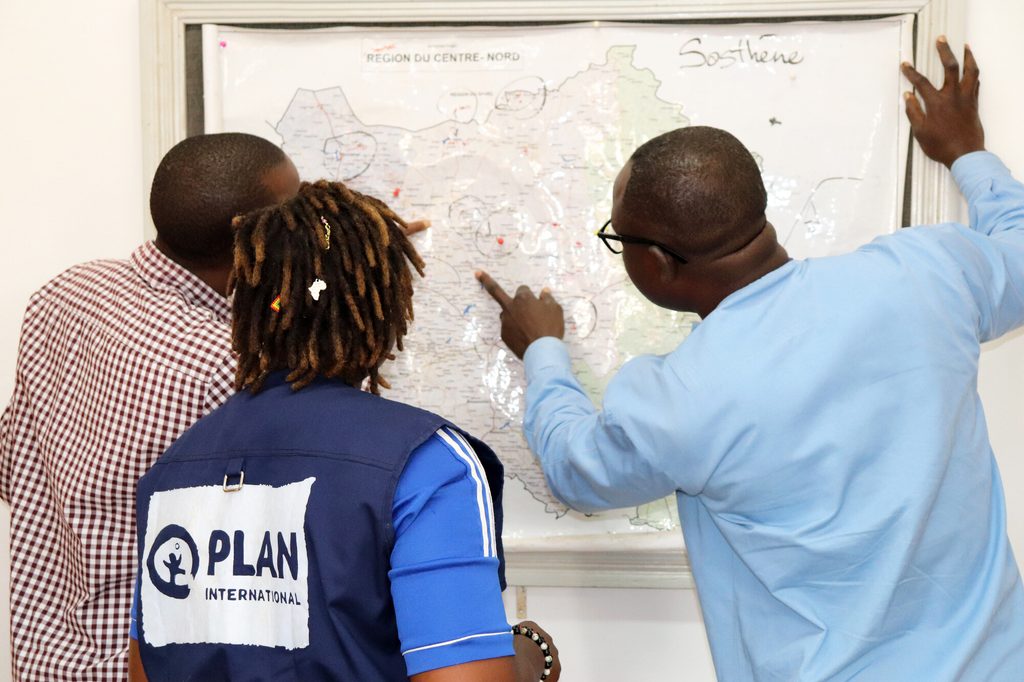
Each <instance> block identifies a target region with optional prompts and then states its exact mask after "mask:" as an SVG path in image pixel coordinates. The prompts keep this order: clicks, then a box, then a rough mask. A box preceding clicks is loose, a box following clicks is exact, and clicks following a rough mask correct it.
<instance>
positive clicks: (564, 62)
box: [204, 21, 904, 537]
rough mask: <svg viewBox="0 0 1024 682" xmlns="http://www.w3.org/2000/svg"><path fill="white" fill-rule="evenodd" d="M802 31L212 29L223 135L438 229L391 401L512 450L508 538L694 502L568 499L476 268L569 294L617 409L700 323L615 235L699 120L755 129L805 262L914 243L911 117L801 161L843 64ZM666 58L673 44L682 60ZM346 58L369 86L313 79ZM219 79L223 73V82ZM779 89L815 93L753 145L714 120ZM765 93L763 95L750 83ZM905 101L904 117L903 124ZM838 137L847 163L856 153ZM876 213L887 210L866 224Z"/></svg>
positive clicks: (570, 337)
mask: <svg viewBox="0 0 1024 682" xmlns="http://www.w3.org/2000/svg"><path fill="white" fill-rule="evenodd" d="M798 26H799V25H789V26H787V27H786V29H785V30H786V31H789V32H790V33H792V35H783V30H781V29H780V28H779V27H778V26H772V27H771V32H770V33H769V32H768V30H767V29H766V30H764V31H761V30H760V29H759V28H758V27H753V28H751V27H743V28H744V30H743V31H737V30H736V28H735V27H732V28H730V29H729V30H727V31H725V32H724V33H725V35H713V34H712V33H708V31H715V30H717V31H719V33H723V32H722V31H721V27H691V29H699V30H691V29H688V30H686V31H683V30H681V29H680V27H673V28H672V30H670V31H666V30H664V28H663V27H657V28H655V27H644V28H638V27H628V28H625V27H619V28H616V27H603V28H602V29H594V28H590V27H578V26H573V27H558V28H549V29H544V30H543V31H539V32H537V33H534V34H525V35H524V34H523V33H522V31H523V30H525V29H516V30H512V29H492V30H477V31H472V30H465V29H460V30H453V29H448V30H443V29H437V30H426V29H406V30H401V29H394V30H387V31H383V30H381V31H382V32H380V33H369V34H368V33H366V32H354V31H346V30H337V31H331V32H313V33H308V32H307V33H305V34H301V39H300V38H298V37H296V36H295V34H296V33H298V32H288V33H276V34H275V33H273V32H268V31H263V32H260V31H246V30H242V29H229V28H225V27H206V30H205V31H204V40H205V49H206V52H204V60H205V63H206V66H205V68H206V69H207V80H206V87H207V108H208V110H207V123H208V125H207V129H208V130H212V129H215V128H217V127H221V129H233V130H247V131H248V132H254V133H258V134H261V135H264V136H266V137H268V138H270V139H272V140H274V141H275V142H278V143H279V144H281V146H282V148H283V149H284V150H285V151H286V152H287V153H288V154H289V156H290V157H291V158H292V159H293V160H294V162H295V164H296V166H297V167H298V169H299V172H300V174H301V175H302V176H303V177H304V178H307V179H316V178H321V177H326V178H330V179H337V180H342V181H344V182H346V183H348V184H350V185H351V186H352V187H354V188H355V189H358V190H359V191H362V192H366V193H369V194H372V195H374V196H377V197H379V198H381V199H383V200H385V201H386V202H387V203H388V204H389V205H391V206H392V208H394V209H395V210H396V211H397V212H398V213H399V214H400V215H402V216H404V217H406V218H407V219H410V220H411V219H419V218H430V219H431V220H432V221H433V227H432V229H431V230H429V231H428V232H427V233H425V234H423V235H420V236H417V237H416V238H415V239H416V245H417V247H418V248H419V250H420V251H421V253H422V254H423V256H424V259H425V261H426V263H427V276H426V278H425V279H423V280H421V281H420V282H418V286H417V289H416V295H415V299H414V300H415V308H416V321H415V323H414V325H413V328H412V330H411V332H410V335H409V337H408V338H407V340H406V350H405V352H404V353H402V354H400V356H399V358H398V360H397V361H396V362H394V363H391V364H390V365H388V366H387V367H385V369H384V374H385V376H387V377H388V379H389V381H390V382H391V384H392V385H393V386H394V389H393V390H392V391H391V392H389V393H388V397H391V398H394V399H397V400H402V401H405V402H409V403H411V404H414V405H417V406H420V407H423V408H425V409H428V410H432V411H435V412H437V413H439V414H442V415H444V416H446V417H448V418H450V419H452V420H453V421H455V422H456V423H458V424H460V425H461V426H462V427H464V428H466V429H467V430H469V431H471V432H472V433H474V434H475V435H477V436H478V437H480V438H482V439H483V440H485V441H487V442H488V443H489V444H490V445H491V446H492V447H493V448H494V450H495V451H496V452H497V453H498V454H499V455H500V456H501V457H502V459H503V461H504V463H505V471H506V475H507V477H508V479H509V480H508V481H507V484H506V519H507V524H508V526H507V530H506V535H511V536H513V537H515V536H521V537H529V536H535V535H536V536H544V535H563V534H584V535H589V534H603V533H622V532H647V531H658V530H669V529H672V528H674V527H676V526H677V525H678V519H677V517H676V511H675V503H674V501H673V500H662V501H657V502H653V503H651V504H648V505H644V506H642V507H634V508H631V509H625V510H620V511H617V512H608V513H604V514H599V515H595V516H592V517H584V516H582V515H580V514H576V513H574V512H570V511H569V510H567V509H566V507H565V506H564V505H563V504H562V503H561V502H559V501H558V500H556V499H555V498H554V497H553V496H552V494H551V493H550V491H549V490H548V488H547V485H546V483H545V481H544V476H543V473H542V472H541V470H540V468H539V466H538V465H537V463H536V461H535V460H534V458H533V456H532V454H531V453H530V452H529V450H528V448H527V447H526V442H525V438H524V437H523V434H522V417H523V396H524V389H525V380H524V377H523V371H522V366H521V363H520V362H519V361H518V360H517V359H516V358H515V357H514V356H512V355H511V353H509V352H508V351H507V349H505V347H504V345H503V344H502V343H501V341H500V336H499V322H498V310H497V306H496V305H495V304H494V303H493V302H492V301H491V300H490V299H489V297H487V296H486V294H484V293H483V292H482V291H481V290H480V288H479V286H478V285H477V284H476V282H475V280H474V277H473V273H474V271H475V270H477V269H480V268H484V269H487V270H488V271H489V272H490V273H491V274H492V275H493V276H494V277H495V278H496V279H497V280H498V281H499V282H502V283H504V284H505V285H506V286H509V287H511V286H514V285H516V284H518V283H522V282H525V283H528V284H529V285H531V286H532V287H535V288H539V287H541V286H549V287H550V288H551V289H552V290H553V291H554V292H555V295H556V297H557V298H558V299H559V301H560V302H561V303H562V304H563V306H564V307H565V309H566V313H567V327H568V328H567V335H566V341H567V345H568V347H569V349H570V353H571V354H572V355H573V361H574V368H575V370H576V373H577V376H578V377H579V379H580V380H581V382H582V383H583V385H584V387H585V388H586V389H587V391H588V392H589V393H590V395H591V397H592V399H593V400H594V401H595V403H597V404H599V403H600V396H601V394H602V393H603V390H604V387H605V386H606V385H607V383H608V381H609V380H610V379H611V377H612V376H613V375H614V373H615V371H616V370H617V369H618V367H620V366H621V365H622V364H623V363H624V362H625V361H627V360H628V359H630V358H632V357H635V356H637V355H640V354H644V353H664V352H667V351H669V350H671V349H673V348H674V347H675V346H677V345H678V344H679V343H680V342H682V341H683V339H684V338H685V336H686V334H687V333H688V332H689V330H690V329H691V327H692V325H693V324H694V323H695V322H696V321H697V318H695V317H693V316H688V315H684V314H680V313H673V312H669V311H665V310H661V309H658V308H656V307H654V306H652V305H651V304H650V303H648V302H647V301H645V300H644V299H643V297H642V296H641V295H640V294H639V293H638V292H637V291H636V290H635V289H634V288H633V287H632V285H631V284H630V283H629V280H628V278H627V277H626V274H625V272H624V270H623V267H622V261H621V258H620V257H618V256H615V255H613V254H611V253H610V252H608V251H607V250H606V249H605V248H604V246H603V245H602V244H601V243H600V241H599V240H597V239H596V238H595V237H594V235H593V233H594V231H595V230H596V229H597V228H598V227H600V226H601V225H602V224H603V223H604V221H605V220H606V219H607V217H608V215H609V213H610V208H611V201H610V199H611V197H610V193H611V185H612V182H613V180H614V178H615V175H616V174H617V173H618V171H619V169H620V168H621V166H622V165H623V163H625V161H626V160H627V159H628V158H629V155H630V154H631V153H632V151H633V150H634V149H635V148H636V147H637V146H639V145H640V144H642V143H643V142H645V141H647V140H649V139H651V138H652V137H655V136H656V135H658V134H660V133H662V132H665V131H668V130H672V129H674V128H678V127H682V126H686V125H691V124H696V123H708V124H714V125H720V126H721V127H726V128H729V129H732V130H734V131H735V132H737V133H738V134H740V136H741V137H744V138H745V139H746V141H747V143H748V146H750V148H751V149H752V151H754V153H755V155H756V156H757V158H758V160H759V162H760V163H761V164H762V170H763V175H764V179H765V184H766V187H767V188H768V191H769V197H770V198H769V203H770V215H769V218H770V219H771V220H772V221H773V223H774V224H775V225H776V228H777V230H778V232H779V234H780V237H781V238H782V239H784V240H785V241H786V245H787V248H789V250H790V252H791V254H792V255H795V256H802V255H817V254H821V253H831V252H836V251H838V250H842V249H845V248H849V247H851V246H854V245H857V244H859V243H863V242H864V241H867V240H868V239H870V238H871V237H872V236H874V235H875V234H879V233H881V232H885V231H889V230H891V229H893V228H894V227H895V226H896V222H895V218H896V215H897V210H898V209H897V205H898V201H897V193H896V192H895V190H894V189H892V186H893V185H894V183H893V182H892V181H891V177H888V176H884V175H883V174H884V173H886V172H893V173H895V171H896V169H897V164H898V158H897V154H896V153H895V152H893V150H895V149H896V144H897V135H898V131H899V124H898V121H899V118H898V116H897V115H894V116H891V118H892V120H893V124H892V126H891V131H892V134H891V135H892V136H891V139H888V140H887V141H888V142H891V143H892V145H893V146H892V149H882V150H881V151H878V152H877V153H875V150H874V149H873V148H872V147H870V144H869V142H870V140H869V138H870V135H871V134H877V131H875V132H872V131H867V136H866V137H863V136H862V137H856V136H854V137H855V139H854V145H857V144H858V143H861V142H863V143H864V144H867V145H868V148H867V150H866V151H865V149H864V148H863V147H862V148H859V149H856V150H855V153H851V154H846V156H847V158H845V159H844V158H837V159H835V160H834V162H833V163H817V164H807V165H805V167H800V166H799V163H797V164H793V163H791V162H792V159H791V158H789V157H790V156H793V155H792V154H783V152H782V150H784V149H785V145H783V146H781V147H780V144H779V141H778V140H779V138H780V137H783V138H785V136H783V135H782V132H783V131H787V130H790V128H787V126H790V127H791V128H792V127H795V126H796V125H800V121H801V119H803V118H804V117H805V116H806V115H807V112H806V111H805V110H804V107H805V106H806V104H807V102H805V101H803V100H801V98H800V94H799V93H800V90H801V88H802V87H803V84H802V79H804V78H805V76H806V75H808V74H809V73H811V72H810V71H809V69H808V68H807V67H806V63H807V62H813V61H815V60H822V62H824V59H825V58H824V56H823V55H822V53H821V51H820V50H819V49H818V48H816V47H815V45H816V44H809V43H808V41H807V39H806V36H805V34H804V33H801V32H800V30H801V29H799V28H798ZM748 29H749V30H748ZM802 30H803V31H806V30H807V26H804V27H803V29H802ZM818 30H825V32H826V33H828V31H827V27H818ZM874 30H875V31H877V32H878V33H879V37H878V40H879V41H888V42H886V43H885V44H886V45H888V47H890V49H891V51H892V54H891V55H890V56H891V60H889V61H890V62H891V63H893V64H898V63H899V55H898V52H899V49H900V45H901V40H902V38H903V31H904V27H903V26H902V25H901V24H900V23H899V22H897V21H891V22H883V23H882V24H881V27H876V28H875V29H874ZM651 31H653V33H651ZM730 31H731V33H730ZM684 34H685V35H684ZM733 34H737V35H738V36H739V37H737V35H733ZM687 36H691V37H689V38H688V37H687ZM694 36H695V37H694ZM744 36H746V37H744ZM829 37H830V38H831V39H832V40H833V41H834V40H835V39H836V38H837V36H826V38H829ZM654 38H657V39H658V40H654ZM828 42H830V41H829V40H824V41H823V44H825V43H828ZM652 44H655V45H663V46H666V50H667V51H666V52H665V53H664V54H662V55H661V57H662V58H659V57H658V55H657V54H656V53H652V52H651V49H652V48H651V45H652ZM304 55H305V56H304ZM325 55H331V56H332V57H331V60H325V57H324V56H325ZM328 61H330V62H332V63H333V62H336V63H339V64H346V65H349V66H350V67H351V69H350V71H351V72H354V73H356V74H358V76H359V77H352V76H351V74H349V75H348V76H342V77H339V78H338V79H337V81H336V82H334V83H331V82H322V81H323V80H324V79H325V78H326V76H322V75H319V76H317V77H316V78H307V77H304V75H303V74H308V73H310V70H311V69H312V68H314V67H313V66H312V65H313V64H317V63H319V64H324V63H327V62H328ZM282 62H283V63H284V64H283V65H282ZM887 63H888V62H887ZM289 64H291V66H288V65H289ZM211 69H218V71H217V73H215V74H214V78H212V79H211V77H210V71H211ZM730 69H731V70H730ZM310 80H313V81H321V82H316V83H312V84H309V85H307V83H309V81H310ZM765 80H768V81H770V82H771V83H774V86H775V87H777V86H778V85H779V83H782V84H784V85H785V86H786V87H788V88H790V89H792V90H793V91H794V93H795V94H793V95H792V97H791V100H792V101H789V102H786V101H779V102H775V99H778V95H777V94H776V95H775V97H774V99H773V97H770V96H766V97H764V99H763V101H762V102H760V109H754V110H750V109H748V114H747V116H749V117H754V116H756V117H757V118H758V119H759V122H758V124H754V123H753V122H750V128H751V129H752V130H753V131H756V134H753V135H746V136H744V135H743V134H742V132H741V131H739V130H735V126H730V125H728V123H729V122H730V121H729V116H723V115H712V112H714V110H715V109H714V108H715V107H716V106H718V107H723V108H727V109H729V110H732V109H733V108H735V107H738V106H740V102H738V101H733V100H742V99H743V93H742V92H735V90H736V89H743V90H749V91H752V92H753V94H754V95H756V94H757V93H758V92H761V91H762V90H764V87H765V85H764V83H763V81H765ZM808 80H813V77H808ZM889 80H891V81H892V83H891V86H892V88H891V92H890V91H889V89H888V88H886V89H884V92H885V94H887V95H894V94H895V93H896V88H898V83H897V75H896V74H895V73H894V74H893V77H892V78H891V79H889ZM759 82H760V83H761V84H760V86H759V87H760V89H758V87H752V88H751V87H750V86H751V85H752V84H757V83H759ZM886 82H887V84H888V81H886ZM771 83H769V85H770V84H771ZM211 85H212V87H211ZM807 87H810V88H813V87H814V84H813V83H810V84H808V86H807ZM211 89H212V90H215V91H216V94H217V95H218V96H219V98H220V100H219V102H218V99H217V98H216V97H215V98H211V97H210V91H211ZM874 90H878V88H877V87H876V88H874ZM750 94H751V92H747V95H748V96H749V95H750ZM883 99H884V98H883V97H882V96H881V94H879V95H877V96H876V97H875V99H874V100H873V102H874V104H876V105H877V104H878V102H881V101H882V100H883ZM892 99H893V103H892V107H891V108H892V109H893V111H892V112H887V113H886V115H887V116H889V114H890V113H893V114H898V111H897V110H896V109H897V106H896V103H898V97H895V96H893V97H892ZM211 104H212V106H213V108H214V111H212V112H211V111H210V108H211ZM886 106H888V104H887V105H886ZM396 110H398V111H396ZM218 117H219V118H218ZM718 119H721V122H719V120H718ZM803 137H805V136H800V137H799V138H794V137H793V136H792V134H791V133H790V135H789V137H788V140H789V141H790V144H792V143H794V142H797V141H799V142H801V143H803V142H805V140H804V139H803ZM834 142H835V146H836V151H837V156H838V157H843V156H844V152H843V151H842V148H843V147H844V145H847V144H849V141H848V140H834ZM875 143H876V144H877V140H875ZM891 152H892V153H891ZM866 159H867V162H866V161H865V160H866ZM872 164H874V165H872ZM875 166H877V168H876V167H875ZM865 202H868V204H867V205H870V206H871V207H872V209H873V210H875V213H874V214H871V215H867V214H865V213H864V210H863V206H865V205H866V204H865ZM871 202H873V203H871ZM858 220H864V221H865V224H864V225H863V226H861V225H860V224H859V223H857V222H855V221H858ZM855 226H856V228H855ZM863 227H866V228H868V231H867V232H864V231H863V230H862V229H861V228H863ZM871 230H874V231H873V232H871Z"/></svg>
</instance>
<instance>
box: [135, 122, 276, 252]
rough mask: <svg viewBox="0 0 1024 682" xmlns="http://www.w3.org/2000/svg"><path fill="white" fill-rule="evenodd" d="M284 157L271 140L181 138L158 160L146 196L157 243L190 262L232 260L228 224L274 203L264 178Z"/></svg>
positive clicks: (234, 136) (224, 135)
mask: <svg viewBox="0 0 1024 682" xmlns="http://www.w3.org/2000/svg"><path fill="white" fill-rule="evenodd" d="M287 159H288V157H287V155H286V154H285V153H284V152H283V151H281V149H280V148H279V147H277V146H276V145H274V144H273V143H272V142H269V141H267V140H265V139H263V138H262V137H257V136H255V135H247V134H245V133H217V134H211V135H197V136H195V137H189V138H187V139H185V140H182V141H181V142H179V143H178V144H176V145H175V146H174V147H173V148H171V150H170V151H169V152H167V154H166V155H165V156H164V158H163V160H162V161H160V165H159V166H158V167H157V169H156V175H155V176H154V177H153V185H152V188H151V189H150V193H149V210H150V214H151V215H152V216H153V224H154V225H155V226H156V232H157V235H158V236H159V237H160V240H161V241H162V242H164V243H165V244H166V245H167V247H168V248H169V249H170V250H171V251H172V252H173V254H174V255H175V256H177V257H179V258H181V259H183V260H184V261H186V262H189V263H194V264H214V263H228V262H230V260H231V248H232V241H233V234H234V233H233V232H232V229H231V220H232V219H233V218H234V217H235V216H236V215H240V214H242V213H247V212H249V211H253V210H255V209H257V208H261V207H263V206H266V205H268V204H271V203H273V201H274V197H273V196H272V195H271V193H270V190H269V189H268V188H267V187H266V186H265V185H264V183H263V178H264V176H265V175H266V173H267V172H268V171H270V170H271V169H273V168H275V167H276V166H278V165H279V164H281V163H284V162H285V161H287Z"/></svg>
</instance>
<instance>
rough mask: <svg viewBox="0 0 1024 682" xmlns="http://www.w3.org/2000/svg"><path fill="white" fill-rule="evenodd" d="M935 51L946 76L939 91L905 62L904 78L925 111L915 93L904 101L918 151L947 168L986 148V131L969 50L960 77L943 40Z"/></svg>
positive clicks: (973, 65)
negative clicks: (982, 122) (960, 159)
mask: <svg viewBox="0 0 1024 682" xmlns="http://www.w3.org/2000/svg"><path fill="white" fill-rule="evenodd" d="M936 47H937V48H938V51H939V59H941V60H942V66H943V67H944V68H945V74H946V75H945V78H944V80H943V83H942V88H941V89H936V88H935V86H934V85H932V84H931V82H930V81H929V80H928V79H927V78H925V77H924V76H922V75H921V74H920V73H918V72H917V70H916V69H914V67H913V66H911V65H910V64H908V63H907V62H904V63H903V75H904V76H906V77H907V80H909V81H910V82H911V83H913V85H914V88H915V89H916V90H917V95H920V96H921V99H923V100H924V108H923V109H922V107H921V102H920V100H918V99H917V96H916V95H915V94H914V93H911V92H908V93H906V94H904V98H906V101H907V118H909V119H910V126H911V128H912V129H913V131H914V137H915V138H917V142H918V144H920V145H921V151H923V152H924V153H925V154H927V155H928V156H929V158H932V159H935V160H936V161H938V162H939V163H941V164H944V165H945V166H947V167H949V166H952V165H953V162H954V161H956V160H957V159H959V158H960V157H961V156H963V155H964V154H968V153H970V152H976V151H981V150H983V149H984V148H985V131H984V130H983V129H982V127H981V118H980V117H979V116H978V88H979V85H980V84H979V82H978V64H977V62H975V61H974V54H973V53H972V52H971V48H969V47H967V46H966V45H965V46H964V72H963V77H961V76H960V64H959V63H957V60H956V55H954V54H953V50H952V49H950V47H949V43H948V42H947V41H946V38H945V36H942V37H940V38H939V39H938V41H937V44H936Z"/></svg>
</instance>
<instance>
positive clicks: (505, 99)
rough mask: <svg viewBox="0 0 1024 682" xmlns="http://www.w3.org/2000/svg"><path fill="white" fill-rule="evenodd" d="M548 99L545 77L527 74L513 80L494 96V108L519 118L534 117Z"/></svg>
mask: <svg viewBox="0 0 1024 682" xmlns="http://www.w3.org/2000/svg"><path fill="white" fill-rule="evenodd" d="M547 100H548V87H547V86H546V85H545V84H544V79H542V78H540V77H538V76H527V77H526V78H519V79H517V80H514V81H512V82H511V83H509V84H508V85H506V86H505V87H503V88H502V89H501V91H500V92H499V93H498V94H497V96H495V98H494V109H495V110H496V111H500V112H503V113H506V114H510V115H512V116H514V117H515V118H518V119H524V118H532V117H534V116H536V115H537V114H539V113H540V112H541V111H542V110H543V109H544V105H545V104H547Z"/></svg>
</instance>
